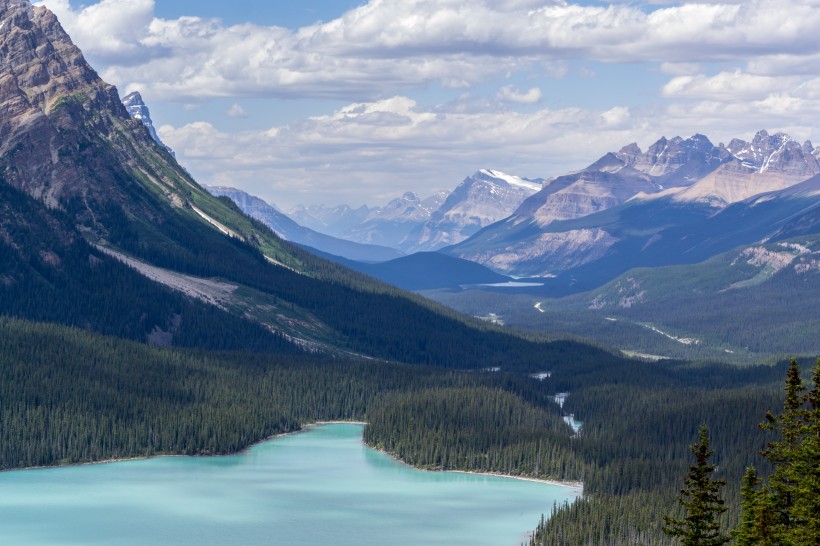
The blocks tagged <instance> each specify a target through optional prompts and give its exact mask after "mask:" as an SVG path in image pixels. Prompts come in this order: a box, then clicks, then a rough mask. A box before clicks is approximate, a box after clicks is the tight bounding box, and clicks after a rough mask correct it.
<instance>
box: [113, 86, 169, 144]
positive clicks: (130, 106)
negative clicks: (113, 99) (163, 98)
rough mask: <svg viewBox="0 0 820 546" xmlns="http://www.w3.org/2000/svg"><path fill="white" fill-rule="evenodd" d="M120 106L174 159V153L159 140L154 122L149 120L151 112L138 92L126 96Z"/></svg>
mask: <svg viewBox="0 0 820 546" xmlns="http://www.w3.org/2000/svg"><path fill="white" fill-rule="evenodd" d="M122 105H123V106H125V109H126V110H127V111H128V114H129V115H130V116H131V117H132V118H134V119H135V120H137V121H139V122H141V123H142V124H143V126H145V128H146V129H148V134H149V135H151V138H153V139H154V142H156V143H157V144H159V145H160V146H162V147H163V148H165V149H166V150H168V153H170V154H171V155H172V156H174V157H176V154H175V153H174V151H173V150H172V149H171V148H170V147H169V146H167V145H166V144H165V143H164V142H163V141H162V140H161V139H160V138H159V135H158V134H157V130H156V129H155V128H154V121H153V120H152V119H151V112H150V110H148V105H146V104H145V101H144V100H143V99H142V95H140V92H139V91H134V92H133V93H130V94H128V95H126V96H125V97H124V98H123V99H122Z"/></svg>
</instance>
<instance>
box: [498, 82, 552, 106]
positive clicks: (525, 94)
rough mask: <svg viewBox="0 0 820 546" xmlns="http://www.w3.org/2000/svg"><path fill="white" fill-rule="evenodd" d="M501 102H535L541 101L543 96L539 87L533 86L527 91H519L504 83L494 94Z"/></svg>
mask: <svg viewBox="0 0 820 546" xmlns="http://www.w3.org/2000/svg"><path fill="white" fill-rule="evenodd" d="M496 96H497V98H498V99H499V100H500V101H503V102H517V103H520V104H535V103H537V102H540V101H541V98H542V97H543V96H544V94H543V92H542V91H541V89H539V88H538V87H533V88H531V89H529V90H527V91H519V90H517V89H516V88H515V87H513V86H512V85H505V86H504V87H502V88H501V89H499V90H498V94H497V95H496Z"/></svg>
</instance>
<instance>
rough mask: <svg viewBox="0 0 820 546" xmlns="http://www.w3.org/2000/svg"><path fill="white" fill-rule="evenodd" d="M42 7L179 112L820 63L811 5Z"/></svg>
mask: <svg viewBox="0 0 820 546" xmlns="http://www.w3.org/2000/svg"><path fill="white" fill-rule="evenodd" d="M43 3H44V4H45V5H47V6H49V7H50V8H52V9H54V11H55V12H56V13H57V14H58V16H59V17H60V19H61V21H62V22H63V24H64V26H65V27H66V29H67V30H68V31H69V33H70V34H71V35H72V36H73V37H74V39H75V40H76V42H77V43H78V45H79V46H80V47H81V48H82V49H83V50H84V51H85V52H86V53H87V54H88V56H89V57H90V58H91V59H92V61H95V60H103V61H104V64H106V65H107V68H106V69H105V70H104V71H103V76H104V77H106V78H107V79H109V80H112V83H115V84H117V85H119V86H121V87H123V88H126V89H134V88H141V89H143V90H145V91H147V92H149V93H150V95H151V96H153V97H156V98H163V99H174V100H180V101H190V100H195V99H208V98H211V97H242V96H276V97H334V98H340V97H348V98H351V99H357V98H359V99H360V98H363V97H367V98H371V99H372V98H377V97H380V96H389V95H390V94H394V93H396V92H401V91H402V90H405V89H413V88H417V87H420V86H426V85H428V84H431V83H439V84H441V85H444V86H447V87H456V88H458V87H468V86H471V85H474V84H477V83H480V82H485V81H489V80H491V79H493V78H496V77H498V75H499V74H511V73H526V74H529V75H554V70H555V67H556V66H558V67H561V66H564V65H563V64H562V63H565V62H568V61H572V60H577V59H587V60H596V61H601V62H612V63H623V62H646V61H649V62H657V63H670V64H667V65H666V67H667V69H669V68H670V67H673V66H675V64H677V65H678V66H686V64H687V63H705V62H709V61H732V60H734V61H738V62H746V61H747V60H748V61H750V62H751V63H754V62H756V60H757V59H760V61H759V62H760V63H763V64H766V63H768V64H767V68H768V69H769V70H771V72H772V75H775V74H776V72H777V66H776V65H775V63H772V62H770V60H771V59H776V58H781V57H788V58H789V59H791V61H790V66H792V67H794V66H797V65H800V64H801V60H802V59H805V58H806V57H810V56H816V55H817V53H818V51H817V50H818V47H817V44H816V40H815V36H817V35H818V34H819V33H820V10H818V9H817V7H818V5H820V4H818V1H817V0H747V1H745V2H743V3H741V2H738V1H735V0H726V1H725V2H697V3H692V2H683V3H681V2H676V3H674V4H669V5H666V4H662V5H660V6H655V7H654V8H653V9H646V8H644V6H642V5H640V4H633V3H613V4H611V5H609V6H588V5H578V4H572V3H569V2H564V1H557V0H556V1H545V0H540V1H539V0H507V1H504V2H490V1H489V0H483V1H475V0H370V1H369V2H368V3H366V4H364V5H361V6H359V7H357V8H355V9H352V10H349V11H348V12H346V13H344V14H343V15H342V16H341V17H339V18H337V19H335V20H332V21H329V22H327V23H322V24H315V25H311V26H307V27H304V28H301V29H298V30H289V29H285V28H280V27H275V26H269V27H263V26H258V25H253V24H244V25H236V26H224V25H223V24H222V23H221V22H220V21H218V20H211V19H202V18H196V17H182V18H179V19H174V20H162V19H158V18H156V17H155V16H154V1H153V0H101V1H99V2H97V3H95V4H90V5H88V6H87V7H82V8H73V7H72V6H71V5H70V4H69V2H68V0H43ZM671 63H675V64H671ZM803 64H804V66H805V68H804V70H809V69H810V67H811V64H810V63H803ZM564 70H565V69H564ZM563 73H565V72H563ZM563 73H562V74H563ZM562 74H559V75H558V77H560V76H561V75H562Z"/></svg>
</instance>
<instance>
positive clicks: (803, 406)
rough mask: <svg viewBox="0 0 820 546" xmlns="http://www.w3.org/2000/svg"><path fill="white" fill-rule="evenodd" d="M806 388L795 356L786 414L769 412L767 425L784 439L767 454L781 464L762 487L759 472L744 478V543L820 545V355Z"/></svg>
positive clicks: (739, 539)
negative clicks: (809, 389) (808, 386)
mask: <svg viewBox="0 0 820 546" xmlns="http://www.w3.org/2000/svg"><path fill="white" fill-rule="evenodd" d="M812 382H813V388H812V390H811V391H809V392H808V393H806V388H805V387H804V386H803V380H802V379H801V377H800V369H799V368H798V366H797V362H796V361H795V360H792V361H791V364H790V365H789V370H788V372H787V374H786V389H785V390H786V399H785V402H784V404H783V413H781V414H780V415H777V416H775V415H773V414H772V413H771V412H767V413H766V422H764V423H763V424H761V428H763V429H764V430H772V431H775V432H776V433H778V434H779V436H780V439H779V440H776V441H772V442H768V444H767V447H766V449H765V450H764V451H763V452H762V455H763V456H764V457H766V458H767V459H769V461H771V462H772V464H773V465H774V467H775V470H774V473H773V474H772V475H771V477H770V478H769V481H768V484H767V485H765V486H763V488H761V489H760V490H759V491H757V490H756V486H757V485H758V483H759V480H757V478H756V476H754V477H753V478H752V477H751V476H750V475H749V473H748V472H747V476H746V477H744V483H743V500H744V502H743V507H742V508H743V514H742V516H741V522H740V526H739V527H738V529H737V530H736V531H735V532H734V533H733V535H734V536H735V538H736V539H737V544H738V545H739V546H746V545H755V546H768V545H770V544H772V545H774V544H776V545H781V544H785V545H789V546H816V545H817V544H820V360H818V361H817V366H816V367H815V369H814V372H813V374H812Z"/></svg>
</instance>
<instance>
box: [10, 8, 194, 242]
mask: <svg viewBox="0 0 820 546" xmlns="http://www.w3.org/2000/svg"><path fill="white" fill-rule="evenodd" d="M180 171H181V170H180V169H179V168H178V166H177V165H176V163H175V161H174V160H173V158H172V157H171V156H170V155H168V154H167V152H166V151H165V150H163V149H162V148H160V147H159V146H158V145H157V144H156V143H154V142H153V140H152V139H151V137H150V135H149V134H148V131H147V130H146V129H145V128H144V127H143V126H142V124H141V123H139V121H136V120H132V119H131V117H130V116H129V115H128V112H127V111H126V109H125V107H124V106H123V105H122V103H121V102H120V99H119V95H118V93H117V89H116V88H115V87H114V86H112V85H109V84H107V83H105V82H104V81H103V80H102V79H100V77H99V75H98V74H97V73H96V72H95V71H94V69H92V68H91V67H90V66H89V64H88V63H87V62H86V60H85V58H84V57H83V55H82V52H81V51H80V50H79V49H78V48H77V47H76V46H75V45H74V44H73V43H72V42H71V39H70V38H69V36H68V35H67V34H66V33H65V31H64V30H63V28H62V27H61V26H60V23H59V22H58V21H57V18H56V17H55V16H54V14H53V13H51V12H50V11H48V10H47V9H46V8H42V7H33V6H32V5H31V4H30V3H29V2H28V1H27V0H0V177H2V178H3V179H4V180H5V181H6V182H7V183H9V184H10V185H12V186H14V187H16V188H18V189H21V190H23V191H25V192H26V193H28V194H29V195H32V196H33V197H35V198H37V199H39V200H41V201H43V202H44V203H45V204H46V205H48V206H49V207H51V208H60V209H65V210H70V211H71V212H72V214H73V215H75V218H76V220H77V222H78V225H82V226H84V227H85V228H87V229H88V230H90V231H92V232H96V233H98V234H99V235H101V236H104V235H105V232H106V228H105V223H106V222H105V221H104V220H103V219H101V217H100V214H104V213H111V211H117V212H119V211H120V210H121V211H123V212H125V213H129V212H132V213H135V214H140V215H143V216H145V217H148V218H150V219H153V220H158V219H159V218H160V216H161V214H159V213H158V211H157V210H156V206H155V204H152V203H151V199H150V196H149V195H147V194H146V191H147V192H148V193H150V194H154V195H155V196H156V194H157V193H160V194H161V195H162V196H164V198H165V199H164V201H166V202H169V203H172V204H176V205H177V206H179V205H181V204H183V203H184V201H185V198H184V195H181V192H182V191H183V190H184V189H185V188H186V187H190V186H191V185H192V181H190V179H187V176H186V175H185V174H184V173H182V172H180ZM152 209H153V210H152ZM106 211H107V212H106Z"/></svg>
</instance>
